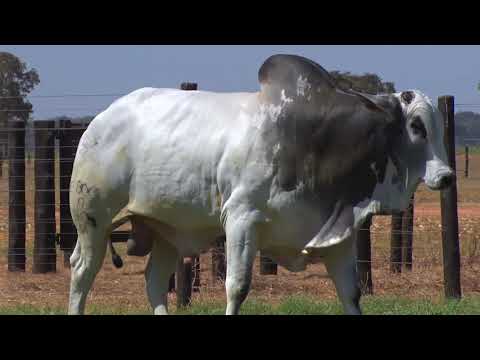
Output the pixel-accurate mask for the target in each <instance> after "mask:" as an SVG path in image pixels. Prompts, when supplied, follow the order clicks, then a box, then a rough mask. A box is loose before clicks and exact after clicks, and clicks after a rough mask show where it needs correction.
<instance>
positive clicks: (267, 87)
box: [258, 54, 336, 102]
mask: <svg viewBox="0 0 480 360" xmlns="http://www.w3.org/2000/svg"><path fill="white" fill-rule="evenodd" d="M258 81H259V82H260V84H261V86H262V93H263V95H264V98H265V99H268V100H267V101H271V102H278V101H280V100H281V98H282V93H283V96H286V97H288V98H292V99H297V97H300V96H301V97H305V98H308V97H309V96H308V95H309V94H310V93H321V94H322V95H324V96H325V95H327V94H328V93H331V92H334V91H335V89H336V85H335V81H334V80H333V78H332V76H331V75H330V74H329V73H328V72H327V71H326V70H325V69H324V68H323V67H321V66H320V65H319V64H317V63H316V62H314V61H312V60H309V59H307V58H304V57H301V56H297V55H285V54H279V55H273V56H271V57H269V58H268V59H267V60H265V62H264V63H263V64H262V66H261V67H260V70H259V71H258Z"/></svg>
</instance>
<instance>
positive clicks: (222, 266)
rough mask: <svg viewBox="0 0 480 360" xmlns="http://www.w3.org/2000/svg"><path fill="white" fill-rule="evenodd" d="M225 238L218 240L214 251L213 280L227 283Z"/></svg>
mask: <svg viewBox="0 0 480 360" xmlns="http://www.w3.org/2000/svg"><path fill="white" fill-rule="evenodd" d="M225 241H226V239H225V236H221V237H219V238H217V240H216V241H215V247H214V248H213V249H212V279H213V280H214V281H215V280H217V279H219V280H222V281H225V280H226V278H227V266H226V261H225Z"/></svg>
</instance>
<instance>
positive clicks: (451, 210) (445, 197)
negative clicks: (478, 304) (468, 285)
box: [438, 96, 462, 299]
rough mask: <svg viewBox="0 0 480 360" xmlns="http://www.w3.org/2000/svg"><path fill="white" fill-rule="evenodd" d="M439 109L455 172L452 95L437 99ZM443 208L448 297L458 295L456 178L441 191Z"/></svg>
mask: <svg viewBox="0 0 480 360" xmlns="http://www.w3.org/2000/svg"><path fill="white" fill-rule="evenodd" d="M438 108H439V110H440V112H441V113H442V114H443V117H444V121H445V145H446V148H447V155H448V162H449V166H450V167H451V168H452V170H453V171H454V173H456V163H455V111H454V110H455V108H454V97H453V96H442V97H439V98H438ZM440 198H441V208H442V210H441V211H442V248H443V277H444V286H445V296H446V297H447V298H457V299H459V298H461V297H462V291H461V285H460V245H459V240H458V213H457V210H458V209H457V181H456V179H455V180H454V181H453V183H452V185H451V186H450V187H449V188H448V189H445V190H442V191H441V194H440Z"/></svg>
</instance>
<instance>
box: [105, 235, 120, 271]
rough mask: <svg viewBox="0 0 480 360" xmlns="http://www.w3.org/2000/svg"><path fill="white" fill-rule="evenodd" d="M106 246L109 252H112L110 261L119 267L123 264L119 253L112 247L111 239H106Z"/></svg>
mask: <svg viewBox="0 0 480 360" xmlns="http://www.w3.org/2000/svg"><path fill="white" fill-rule="evenodd" d="M108 246H109V247H110V253H111V254H112V263H113V265H114V266H115V267H116V268H117V269H120V268H121V267H122V266H123V260H122V258H121V257H120V255H118V254H117V251H116V250H115V248H114V247H113V244H112V239H108Z"/></svg>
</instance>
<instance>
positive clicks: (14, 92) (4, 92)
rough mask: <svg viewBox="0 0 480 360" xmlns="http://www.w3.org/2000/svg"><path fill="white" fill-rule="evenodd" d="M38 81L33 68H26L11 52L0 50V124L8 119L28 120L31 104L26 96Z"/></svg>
mask: <svg viewBox="0 0 480 360" xmlns="http://www.w3.org/2000/svg"><path fill="white" fill-rule="evenodd" d="M39 83H40V78H39V76H38V73H37V71H36V70H35V69H27V65H26V64H25V63H24V62H22V61H21V60H20V59H19V58H18V57H16V56H15V55H13V54H10V53H7V52H0V126H5V124H6V122H7V120H8V119H16V120H23V121H25V122H26V121H27V120H28V118H29V116H30V112H31V110H32V104H31V103H30V102H29V101H28V100H27V99H26V96H27V95H28V94H29V93H30V92H31V91H32V90H33V88H34V87H35V86H36V85H38V84H39Z"/></svg>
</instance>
